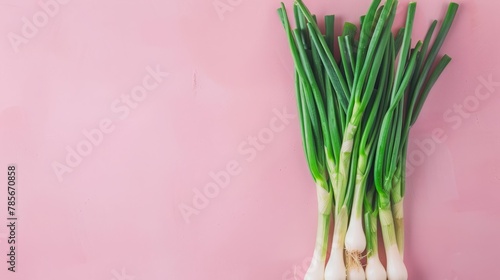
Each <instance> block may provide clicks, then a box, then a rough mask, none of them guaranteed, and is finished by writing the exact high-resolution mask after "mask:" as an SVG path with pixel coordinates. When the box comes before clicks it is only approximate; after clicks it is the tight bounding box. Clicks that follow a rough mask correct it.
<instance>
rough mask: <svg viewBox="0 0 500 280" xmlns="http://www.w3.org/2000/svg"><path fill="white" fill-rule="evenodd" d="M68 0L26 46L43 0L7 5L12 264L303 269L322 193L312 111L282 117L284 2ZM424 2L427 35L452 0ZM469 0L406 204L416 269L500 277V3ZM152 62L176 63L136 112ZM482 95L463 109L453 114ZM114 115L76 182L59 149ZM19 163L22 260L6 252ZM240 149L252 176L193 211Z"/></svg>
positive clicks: (420, 137)
mask: <svg viewBox="0 0 500 280" xmlns="http://www.w3.org/2000/svg"><path fill="white" fill-rule="evenodd" d="M46 2H48V0H41V1H40V3H46ZM61 2H62V1H61ZM68 2H69V3H67V4H64V5H62V4H60V5H59V4H58V7H59V10H58V11H57V12H55V13H54V14H53V17H50V18H49V19H48V22H47V23H46V25H45V26H44V27H41V28H39V30H38V31H37V32H36V34H35V35H34V36H32V38H28V39H26V40H27V42H26V43H25V44H22V45H20V46H19V48H18V52H15V49H14V48H13V46H12V45H11V43H10V42H9V33H11V32H13V33H16V34H18V35H20V34H21V32H22V27H23V20H22V18H23V17H26V18H28V19H29V20H30V21H32V17H33V15H36V14H37V13H39V12H40V11H43V10H42V8H41V6H40V4H39V2H38V1H33V0H31V1H27V0H25V1H12V0H1V1H0V4H1V9H0V22H1V24H0V34H1V35H2V37H1V38H2V39H0V92H1V94H0V182H2V183H1V186H3V187H2V188H1V189H0V205H2V206H0V209H1V210H0V253H1V255H0V278H1V279H8V280H15V279H16V280H19V279H22V280H45V279H47V280H62V279H72V280H88V279H96V280H101V279H102V280H110V279H114V280H122V279H123V280H131V279H135V280H160V279H161V280H165V279H167V280H171V279H173V280H195V279H211V280H212V279H213V280H234V279H238V280H240V279H241V280H246V279H265V280H276V279H280V280H281V279H283V280H289V279H294V276H293V275H294V273H295V275H296V276H295V277H296V279H302V277H303V274H304V264H306V263H307V260H308V258H309V256H310V255H311V253H312V252H311V251H312V248H313V246H314V236H315V226H316V225H315V224H316V202H315V199H316V198H315V190H314V187H313V182H312V180H311V177H310V175H309V172H308V170H307V167H306V163H305V159H304V156H303V153H302V147H301V139H300V132H299V124H298V120H297V118H293V119H290V120H285V122H277V121H275V119H276V110H279V111H283V110H286V111H287V112H288V113H292V114H296V110H295V100H294V93H293V64H292V60H291V57H290V54H289V50H288V46H287V42H286V39H285V36H284V33H283V31H282V27H281V25H280V22H279V20H278V17H277V15H276V11H275V10H276V8H277V7H278V5H279V2H278V1H268V0H253V1H250V0H227V1H226V0H221V1H220V2H221V3H227V5H229V6H228V7H230V8H231V9H230V10H228V11H226V12H224V13H223V14H222V15H220V16H219V15H218V14H217V12H216V10H215V8H214V6H213V3H214V1H212V0H207V1H200V0H196V1H195V0H163V1H162V0H142V1H118V0H108V1H95V0H85V1H83V0H72V1H68ZM369 2H370V1H369V0H357V1H354V2H353V1H347V0H336V1H326V0H309V1H307V4H309V5H310V7H311V9H312V10H313V11H315V12H318V15H319V16H323V15H324V13H336V14H337V15H339V16H338V18H337V29H338V30H339V28H340V23H341V21H343V20H351V21H356V20H357V17H358V16H359V15H361V13H362V12H363V11H365V10H366V9H367V7H368V4H369ZM401 2H402V3H401V4H400V5H401V6H402V7H401V8H404V7H406V3H407V1H401ZM291 3H292V1H287V5H288V7H290V4H291ZM353 3H354V4H353ZM418 3H419V4H418V9H417V16H416V20H417V24H416V28H417V29H416V30H415V37H416V38H423V36H424V32H425V30H426V29H427V27H428V26H429V24H430V22H431V20H432V19H435V18H437V19H439V18H442V16H443V15H444V12H445V9H446V6H447V3H445V1H433V0H421V1H418ZM460 3H461V4H462V6H461V10H460V11H459V14H458V17H457V21H456V25H455V26H454V27H453V29H452V31H451V33H450V35H449V38H448V41H447V42H446V43H445V45H444V47H443V52H446V53H448V54H449V55H450V56H452V57H453V58H454V60H453V62H452V64H451V65H450V68H449V69H447V71H446V72H445V73H444V75H443V77H442V79H441V80H440V81H439V83H438V84H437V85H436V87H435V89H434V91H433V92H432V94H431V97H430V98H429V100H428V103H427V105H426V106H425V108H424V110H423V112H422V115H421V118H420V120H419V122H418V123H417V125H416V126H415V127H414V130H413V132H412V145H411V147H410V151H415V152H414V154H415V155H416V157H415V160H416V165H420V166H417V167H415V170H414V172H413V173H412V174H411V176H410V177H409V178H408V197H407V200H406V202H407V203H406V217H407V220H406V221H407V232H408V235H407V240H406V241H407V242H406V246H407V247H406V255H405V260H406V264H407V267H408V270H409V273H410V279H426V280H427V279H431V280H432V279H438V280H456V279H500V272H499V270H498V269H497V268H496V263H497V261H496V260H497V256H498V252H499V251H500V239H499V238H498V237H499V236H500V225H499V218H498V217H499V216H500V188H499V187H498V186H499V184H500V161H499V157H500V146H499V145H498V143H500V121H499V114H498V112H499V110H500V91H499V89H500V87H499V86H498V85H494V86H492V87H490V88H489V89H490V91H491V94H489V96H487V97H484V95H485V94H487V93H489V91H488V89H487V88H486V87H484V86H482V87H481V85H482V83H481V82H480V80H481V79H482V78H481V77H483V80H484V79H486V80H488V78H489V77H491V79H492V80H493V81H500V70H499V69H498V65H499V62H500V61H499V60H500V56H498V55H497V53H498V49H500V39H499V37H498V36H497V34H498V26H500V18H499V17H498V14H497V11H498V9H499V8H500V5H499V4H497V2H496V1H485V0H482V1H479V0H461V1H460ZM404 14H405V13H404V12H400V13H399V14H398V18H399V22H401V21H402V20H403V18H404ZM41 19H42V20H43V18H41ZM148 66H149V67H151V68H156V67H157V66H159V68H160V69H161V70H162V71H165V72H169V76H168V77H167V78H165V79H164V80H163V82H162V83H161V84H160V85H159V87H158V88H156V89H155V90H152V91H150V92H149V93H148V95H147V98H145V99H144V101H142V102H141V103H139V104H138V105H137V108H135V109H133V110H131V111H130V115H128V116H127V117H126V118H124V119H120V114H117V113H115V112H113V111H112V109H111V104H113V102H114V101H115V100H117V99H118V98H120V96H122V95H128V94H130V92H131V90H132V88H134V87H135V86H138V85H141V83H142V80H143V78H145V77H146V76H147V75H148V72H147V70H146V67H148ZM477 89H479V92H480V93H482V94H483V95H482V96H483V99H482V100H479V99H478V98H476V97H474V94H475V92H476V90H477ZM478 100H479V101H478ZM464 102H465V103H466V104H467V105H466V108H468V109H464V110H465V112H463V113H462V115H460V114H459V113H455V112H451V113H450V111H449V110H453V109H454V105H457V104H458V105H459V104H464ZM467 110H469V111H470V112H467ZM445 114H447V117H446V118H445V117H444V115H445ZM107 118H109V119H110V120H111V121H112V122H113V127H114V130H113V131H112V132H111V133H108V134H105V135H104V138H103V140H102V143H100V144H98V145H97V146H95V147H93V148H92V151H91V152H90V154H89V155H88V156H86V157H84V158H83V160H82V162H81V163H80V164H79V165H78V166H76V167H75V168H73V170H72V172H71V173H66V174H64V175H63V178H62V181H60V180H58V178H57V176H56V174H55V172H54V170H53V167H52V165H53V163H54V162H60V163H64V162H65V157H66V154H67V151H66V147H67V146H69V147H72V148H75V147H76V145H77V144H78V143H80V142H82V141H84V140H85V136H83V134H82V131H83V130H92V129H95V128H98V127H99V122H101V120H103V119H107ZM271 122H272V123H273V124H274V126H273V125H272V124H271ZM276 125H279V129H276V128H277V127H276ZM273 127H274V128H275V130H274V131H273V130H269V129H268V128H273ZM436 129H438V131H441V133H444V135H445V136H444V138H446V141H444V143H438V144H431V146H435V147H434V148H432V147H431V146H427V147H428V150H427V151H426V152H428V155H425V157H418V155H423V152H418V151H417V150H418V149H419V148H418V146H417V141H427V142H424V143H428V139H431V137H432V135H433V133H434V131H435V130H436ZM278 130H279V131H278ZM270 132H271V133H272V134H269V133H270ZM259 134H260V135H261V136H262V135H264V136H263V137H264V138H265V137H266V136H267V138H266V139H267V140H269V141H268V143H266V144H264V145H262V146H259V150H257V149H255V148H251V149H250V148H249V147H251V146H249V143H248V137H251V136H258V135H259ZM426 139H427V140H426ZM429 147H430V148H429ZM239 148H240V149H239ZM245 151H246V152H245ZM422 161H424V162H423V164H422ZM12 163H15V164H16V165H17V168H18V192H17V197H18V207H17V214H18V217H19V220H18V228H17V231H18V232H17V241H18V246H17V250H18V251H17V267H16V268H17V270H18V272H16V273H11V272H8V271H7V264H6V263H5V260H6V256H5V254H6V252H7V243H6V237H8V233H7V228H6V226H5V223H6V214H7V213H6V200H7V198H6V195H7V190H6V187H5V186H6V182H7V178H6V169H7V165H8V164H12ZM228 163H232V164H237V166H236V167H235V166H233V168H234V169H235V170H236V171H237V172H236V173H237V175H233V176H231V177H230V182H229V184H228V185H227V186H226V187H225V188H223V189H220V190H219V192H218V193H215V194H214V195H213V198H210V199H209V200H208V203H209V204H208V206H207V207H206V208H204V209H201V210H199V212H197V214H193V215H192V216H190V217H189V221H190V223H186V220H185V219H184V218H183V215H182V213H181V211H180V208H179V207H180V206H181V205H191V206H192V199H193V196H194V193H195V192H194V191H195V190H203V189H204V187H205V186H206V185H207V184H209V183H210V182H213V179H212V178H211V177H210V173H211V172H220V171H222V170H224V169H226V165H227V164H228ZM236 173H235V174H236ZM212 194H213V193H212ZM196 211H198V210H196Z"/></svg>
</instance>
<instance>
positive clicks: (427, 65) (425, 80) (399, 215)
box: [391, 3, 459, 255]
mask: <svg viewBox="0 0 500 280" xmlns="http://www.w3.org/2000/svg"><path fill="white" fill-rule="evenodd" d="M458 8H459V5H458V4H457V3H450V5H449V7H448V10H447V13H446V15H445V18H444V20H443V24H442V25H441V28H440V30H439V32H438V34H437V36H436V38H435V40H434V42H433V44H432V46H431V39H432V36H433V33H434V30H435V28H436V26H437V23H438V22H437V21H433V23H432V24H431V26H430V28H429V30H428V31H427V34H426V36H425V39H424V43H423V46H422V49H421V51H420V54H419V55H418V58H417V66H416V71H415V72H414V76H413V78H412V81H411V84H410V87H409V90H408V91H407V93H406V100H407V103H406V108H405V115H404V120H405V123H404V129H403V136H402V137H403V140H402V143H401V150H400V153H399V157H398V163H397V169H396V173H395V175H394V179H393V190H392V193H391V194H392V195H391V200H392V212H393V215H394V218H395V225H396V237H397V243H398V248H399V251H400V253H401V255H403V254H404V211H403V208H404V206H403V204H404V197H405V190H406V188H405V186H406V172H405V171H406V157H407V151H408V138H409V133H410V128H411V127H412V126H413V125H414V124H415V122H416V121H417V118H418V116H419V114H420V112H421V110H422V108H423V106H424V103H425V101H426V99H427V96H428V95H429V93H430V91H431V89H432V87H433V86H434V84H435V83H436V81H437V80H438V78H439V77H440V76H441V74H442V73H443V71H444V69H445V68H446V67H447V66H448V64H449V63H450V62H451V58H450V57H449V56H448V55H444V56H443V57H441V58H440V59H439V60H438V59H437V56H438V53H439V51H440V50H441V47H442V45H443V43H444V41H445V39H446V37H447V35H448V33H449V31H450V28H451V26H452V24H453V21H454V19H455V16H456V14H457V11H458ZM429 48H430V49H429ZM434 65H435V66H434ZM433 66H434V68H433Z"/></svg>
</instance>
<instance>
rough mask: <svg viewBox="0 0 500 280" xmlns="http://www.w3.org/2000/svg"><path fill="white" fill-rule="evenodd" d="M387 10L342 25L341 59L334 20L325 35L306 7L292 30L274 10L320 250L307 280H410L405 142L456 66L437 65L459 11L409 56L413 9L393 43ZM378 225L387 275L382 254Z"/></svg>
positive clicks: (392, 9)
mask: <svg viewBox="0 0 500 280" xmlns="http://www.w3.org/2000/svg"><path fill="white" fill-rule="evenodd" d="M381 2H382V1H381V0H373V1H372V4H371V5H370V7H369V9H368V11H367V13H366V14H365V15H363V16H361V17H360V26H359V28H358V27H356V25H354V24H353V23H349V22H346V23H344V25H343V32H342V34H341V35H340V36H339V37H338V40H337V41H338V48H339V53H340V56H339V57H338V58H337V59H336V58H335V57H334V55H333V51H334V42H335V34H334V24H335V16H334V15H327V16H325V19H324V22H325V28H324V30H325V31H326V32H325V34H322V33H321V31H320V30H321V29H322V28H320V26H319V25H318V21H317V19H316V16H314V15H313V14H312V13H311V12H310V11H309V9H308V8H307V6H306V5H305V4H304V2H303V1H302V0H295V4H294V6H293V14H294V18H295V22H296V26H297V27H296V28H295V29H292V28H291V24H290V21H289V18H288V15H287V12H286V9H285V6H284V4H282V5H281V7H280V8H279V9H278V14H279V16H280V19H281V21H282V24H283V26H284V29H285V33H286V36H287V39H288V43H289V46H290V51H291V54H292V58H293V60H294V64H295V91H296V100H297V108H298V114H299V120H300V128H301V129H300V130H301V135H302V139H303V141H302V142H303V148H304V154H305V158H306V161H307V163H308V167H309V171H310V173H311V175H312V177H313V179H314V182H315V184H316V192H317V198H318V224H317V236H316V247H315V250H314V253H313V261H312V262H311V266H310V267H309V269H308V271H307V273H306V275H305V279H307V280H332V279H346V278H348V279H365V278H366V279H368V280H371V279H374V280H376V279H386V278H388V279H389V280H393V279H394V280H396V279H397V280H399V279H407V278H408V273H407V271H406V267H405V265H404V263H403V252H404V251H403V250H404V212H403V208H404V207H403V201H404V197H405V163H406V156H407V147H408V136H409V132H410V128H411V126H412V125H413V124H414V123H415V122H416V120H417V117H418V115H419V114H420V113H421V111H422V108H423V105H424V102H425V100H426V99H427V96H428V95H429V93H430V91H431V89H432V87H433V86H434V84H435V83H436V82H437V80H438V78H439V77H440V76H441V74H442V73H443V71H444V69H445V68H446V67H447V66H448V64H449V63H450V61H451V58H450V57H448V56H447V55H444V56H443V57H441V58H440V59H439V60H438V59H437V56H438V54H439V51H440V49H441V47H442V45H443V43H444V40H445V37H446V35H447V34H448V32H449V30H450V28H451V25H452V23H453V20H454V18H455V15H456V13H457V9H458V5H457V4H455V3H451V4H450V6H449V9H448V12H447V14H446V16H445V18H444V21H443V24H442V26H441V28H440V30H439V32H438V34H437V36H436V39H435V40H434V42H433V43H432V44H431V40H432V36H433V33H434V30H435V28H436V26H437V22H436V21H434V22H433V23H432V24H431V26H430V28H429V31H428V32H427V34H426V36H425V39H424V41H423V42H420V41H418V42H417V43H415V45H414V46H413V47H412V38H411V36H412V31H413V26H414V19H415V13H416V3H410V4H409V5H408V10H407V17H406V23H405V25H404V26H403V27H402V28H400V29H399V31H398V33H397V34H396V35H394V34H393V33H392V30H393V23H394V18H395V16H396V9H397V6H398V1H397V0H386V1H384V3H383V5H381ZM358 30H359V32H358ZM358 33H359V34H358ZM433 65H436V66H434V67H433ZM332 216H333V218H334V223H333V226H334V228H333V238H332V240H331V241H330V240H329V232H330V227H331V226H332V223H331V218H332ZM363 220H364V221H363ZM377 220H379V221H380V225H381V227H380V230H381V232H382V237H383V241H384V248H385V253H386V255H387V268H386V270H385V269H384V267H383V266H382V264H381V262H380V259H379V254H378V228H377ZM329 245H330V246H331V247H330V248H328V246H329ZM328 249H330V257H329V260H328V263H326V259H327V251H328ZM365 250H366V254H364V252H365ZM365 255H366V258H367V261H366V262H367V266H366V269H365V271H364V270H363V266H362V265H361V263H362V256H365ZM386 271H387V272H386ZM365 272H366V273H365Z"/></svg>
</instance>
